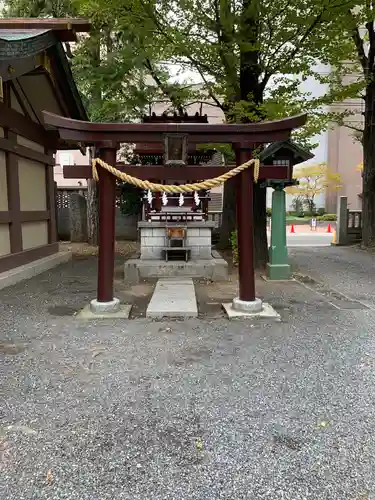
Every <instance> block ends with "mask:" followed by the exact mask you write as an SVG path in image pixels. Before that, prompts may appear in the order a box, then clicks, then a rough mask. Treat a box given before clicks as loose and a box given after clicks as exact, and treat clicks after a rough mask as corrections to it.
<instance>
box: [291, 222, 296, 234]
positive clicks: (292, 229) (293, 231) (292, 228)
mask: <svg viewBox="0 0 375 500" xmlns="http://www.w3.org/2000/svg"><path fill="white" fill-rule="evenodd" d="M290 232H291V233H295V232H296V231H295V229H294V224H292V226H291V228H290Z"/></svg>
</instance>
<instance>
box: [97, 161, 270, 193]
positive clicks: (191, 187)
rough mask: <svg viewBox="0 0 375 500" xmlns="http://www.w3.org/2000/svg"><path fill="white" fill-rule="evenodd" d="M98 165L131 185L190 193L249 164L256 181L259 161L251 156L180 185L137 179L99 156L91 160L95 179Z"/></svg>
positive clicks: (215, 184) (207, 186) (219, 181)
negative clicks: (223, 170) (226, 169)
mask: <svg viewBox="0 0 375 500" xmlns="http://www.w3.org/2000/svg"><path fill="white" fill-rule="evenodd" d="M98 165H100V166H101V167H102V168H105V169H106V170H107V171H108V172H110V173H111V174H112V175H114V176H115V177H117V178H118V179H121V180H122V181H124V182H127V183H129V184H132V185H133V186H137V187H139V188H141V189H148V190H150V191H153V192H159V193H191V192H193V191H200V190H201V189H211V188H214V187H217V186H220V185H221V184H224V182H226V181H227V180H228V179H231V178H232V177H235V176H236V175H237V174H239V173H240V172H242V171H243V170H245V169H246V168H249V167H250V166H251V165H254V182H258V177H259V168H260V161H259V160H258V159H257V158H252V159H251V160H249V161H247V162H245V163H243V164H242V165H239V166H238V167H235V168H232V170H229V172H226V173H225V174H223V175H219V177H215V178H214V179H207V180H205V181H202V182H195V183H193V184H182V185H181V186H174V185H168V184H166V185H165V184H156V183H154V182H150V181H144V180H142V179H138V178H137V177H133V176H131V175H129V174H126V173H125V172H121V171H120V170H118V169H117V168H115V167H112V165H108V163H106V162H105V161H103V160H102V159H101V158H94V159H93V160H92V176H93V178H94V179H95V180H96V181H98V180H99V175H98V167H97V166H98Z"/></svg>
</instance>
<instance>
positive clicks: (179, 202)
mask: <svg viewBox="0 0 375 500" xmlns="http://www.w3.org/2000/svg"><path fill="white" fill-rule="evenodd" d="M178 204H179V206H180V207H182V205H183V204H184V195H183V194H182V193H180V197H179V198H178Z"/></svg>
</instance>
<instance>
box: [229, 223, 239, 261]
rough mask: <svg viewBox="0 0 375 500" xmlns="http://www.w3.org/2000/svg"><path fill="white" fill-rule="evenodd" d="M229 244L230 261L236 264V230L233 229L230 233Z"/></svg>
mask: <svg viewBox="0 0 375 500" xmlns="http://www.w3.org/2000/svg"><path fill="white" fill-rule="evenodd" d="M230 245H231V247H232V262H233V264H234V265H235V266H236V265H237V264H238V246H237V231H233V233H232V234H231V235H230Z"/></svg>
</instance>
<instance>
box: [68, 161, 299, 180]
mask: <svg viewBox="0 0 375 500" xmlns="http://www.w3.org/2000/svg"><path fill="white" fill-rule="evenodd" d="M116 168H117V169H118V170H120V171H121V172H126V173H127V174H129V175H132V176H133V177H138V178H139V179H143V180H149V179H159V180H160V181H162V180H168V179H181V180H184V179H212V178H214V177H218V176H219V175H223V174H225V173H226V172H229V170H231V169H232V168H233V165H231V166H230V167H203V166H199V165H187V166H185V167H164V166H163V165H143V166H134V165H124V164H122V165H121V164H120V165H119V164H117V165H116ZM99 169H100V167H99ZM250 170H251V169H250ZM63 172H64V178H65V179H91V178H92V172H91V166H90V165H66V166H64V168H63ZM288 175H289V172H288V167H285V166H273V165H263V166H261V168H260V171H259V180H265V179H275V180H282V179H289V177H288ZM184 183H185V182H184Z"/></svg>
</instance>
